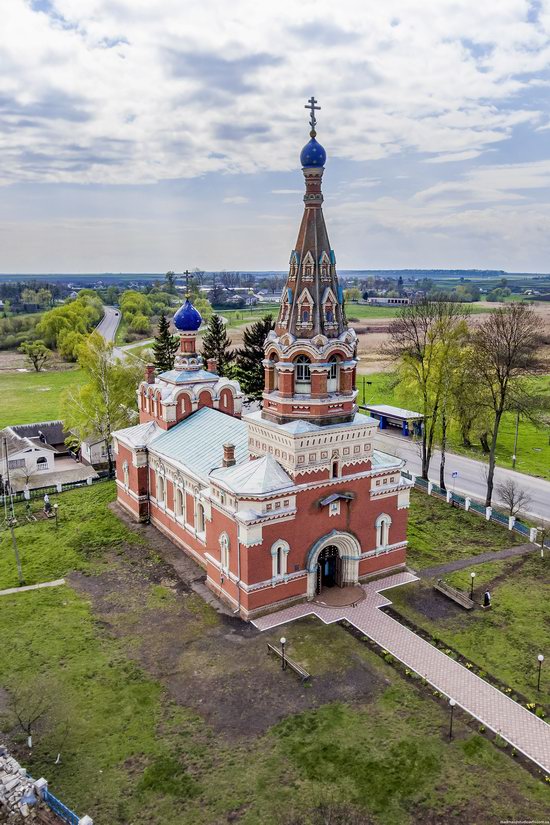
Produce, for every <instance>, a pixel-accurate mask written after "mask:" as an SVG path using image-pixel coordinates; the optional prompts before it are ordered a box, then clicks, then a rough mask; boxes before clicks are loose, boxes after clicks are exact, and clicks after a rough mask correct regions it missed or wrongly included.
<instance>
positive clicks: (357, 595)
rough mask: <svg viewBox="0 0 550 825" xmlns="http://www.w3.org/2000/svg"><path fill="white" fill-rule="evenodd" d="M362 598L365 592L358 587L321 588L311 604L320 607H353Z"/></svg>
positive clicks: (355, 585) (352, 585)
mask: <svg viewBox="0 0 550 825" xmlns="http://www.w3.org/2000/svg"><path fill="white" fill-rule="evenodd" d="M364 598H365V591H364V589H363V588H362V587H361V586H360V585H358V584H348V585H346V586H345V587H331V588H328V587H325V588H323V589H322V590H321V592H320V593H318V594H317V595H316V596H315V598H314V599H313V602H314V603H315V604H318V605H320V606H321V607H349V606H350V605H352V606H353V607H355V605H356V604H358V603H359V602H361V601H363V599H364Z"/></svg>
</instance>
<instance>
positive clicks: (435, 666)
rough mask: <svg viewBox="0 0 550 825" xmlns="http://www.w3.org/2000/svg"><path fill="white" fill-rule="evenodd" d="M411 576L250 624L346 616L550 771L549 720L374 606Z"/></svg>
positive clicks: (266, 626) (333, 619)
mask: <svg viewBox="0 0 550 825" xmlns="http://www.w3.org/2000/svg"><path fill="white" fill-rule="evenodd" d="M415 580H416V577H415V576H413V575H411V574H410V573H397V574H396V575H393V576H388V577H386V578H384V579H380V580H379V581H377V582H372V583H370V584H364V585H363V590H364V591H365V598H364V599H363V601H361V602H358V603H357V605H356V606H355V607H351V606H348V607H337V608H334V607H322V606H321V605H319V604H314V603H313V602H308V603H307V604H298V605H295V606H293V607H288V608H286V610H280V611H279V612H278V613H271V614H270V615H269V616H263V617H262V618H261V619H255V620H254V621H253V622H252V624H254V625H256V627H257V628H258V629H259V630H270V629H271V628H273V627H277V626H278V625H281V624H285V623H286V622H289V621H293V620H295V619H301V618H302V617H303V616H308V615H311V614H313V615H314V616H317V617H318V618H319V619H321V620H322V621H323V622H324V623H325V624H331V623H332V622H338V621H341V620H342V619H346V620H347V621H348V622H349V623H350V624H352V625H353V626H354V627H356V628H357V629H358V630H360V631H361V633H363V634H364V635H365V636H368V637H369V638H370V639H372V640H373V641H375V642H376V643H377V644H379V645H380V646H381V647H382V648H384V650H388V651H389V652H390V653H391V654H392V655H393V656H395V658H396V659H399V661H400V662H403V664H405V665H406V666H407V667H409V668H411V670H414V671H415V672H416V673H418V674H420V676H423V677H424V678H425V679H426V681H427V682H429V683H430V685H433V686H434V687H435V688H436V689H437V690H440V691H441V692H442V693H443V694H445V696H448V697H449V698H452V699H454V700H455V702H456V703H457V705H458V706H459V707H462V708H464V710H465V711H466V712H467V713H469V714H470V715H471V716H473V717H474V718H475V719H478V720H479V721H480V722H482V723H483V724H484V725H486V726H487V727H488V728H490V729H491V730H492V731H494V732H495V733H498V734H500V736H501V737H502V738H503V739H506V741H507V742H510V744H511V745H512V746H513V747H515V748H516V749H517V750H519V751H521V752H522V753H524V754H525V755H526V756H527V757H528V758H529V759H532V760H533V762H535V763H536V764H537V765H539V766H540V767H541V768H542V769H543V770H544V771H546V772H547V773H549V772H550V726H549V725H548V724H547V723H546V722H544V720H542V719H539V718H538V717H537V716H535V715H534V714H533V713H531V712H530V711H528V710H526V709H525V708H524V707H522V705H519V704H518V703H517V702H514V701H513V700H512V699H510V698H509V697H508V696H506V694H504V693H502V692H501V691H500V690H497V688H495V687H493V686H492V685H490V684H489V683H488V682H485V681H484V680H483V679H480V677H479V676H477V675H476V674H475V673H472V672H471V671H470V670H467V668H465V667H464V666H463V665H461V664H459V662H455V660H454V659H451V657H450V656H447V655H446V654H445V653H443V651H441V650H438V649H437V648H436V647H434V646H433V645H431V644H430V643H429V642H426V641H424V639H422V638H420V636H417V635H416V633H413V631H412V630H409V629H408V628H407V627H404V626H403V625H402V624H401V623H400V622H397V621H396V620H395V619H392V617H391V616H388V615H387V613H384V612H383V611H382V610H380V609H379V608H381V607H385V606H387V605H390V604H391V601H390V600H389V599H387V598H386V597H385V596H383V595H382V594H381V593H380V591H381V590H388V589H389V588H391V587H396V586H398V585H403V584H408V583H409V582H413V581H415ZM285 635H286V634H285Z"/></svg>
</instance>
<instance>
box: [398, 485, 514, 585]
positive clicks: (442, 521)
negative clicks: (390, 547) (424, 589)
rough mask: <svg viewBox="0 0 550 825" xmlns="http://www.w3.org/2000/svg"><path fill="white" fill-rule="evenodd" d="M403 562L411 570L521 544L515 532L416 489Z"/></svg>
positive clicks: (412, 493)
mask: <svg viewBox="0 0 550 825" xmlns="http://www.w3.org/2000/svg"><path fill="white" fill-rule="evenodd" d="M407 537H408V540H409V546H408V548H407V562H408V564H409V565H410V566H411V567H412V568H413V569H414V570H422V568H424V567H432V566H434V565H436V564H445V563H446V562H449V561H456V560H457V559H468V558H470V556H477V555H479V554H480V553H486V552H487V551H489V550H505V549H506V548H507V547H512V546H513V545H515V544H523V543H524V541H525V540H524V539H523V538H522V536H520V535H519V534H518V533H514V532H510V531H509V530H506V529H505V528H504V527H500V526H499V525H498V524H494V523H493V522H490V521H485V519H484V518H481V517H480V516H478V515H476V514H475V513H467V512H465V511H464V510H459V509H458V508H455V507H450V506H449V505H448V504H447V503H446V502H443V501H441V500H440V499H437V498H436V497H435V496H429V495H427V493H424V492H421V491H420V490H412V491H411V508H410V511H409V527H408V532H407Z"/></svg>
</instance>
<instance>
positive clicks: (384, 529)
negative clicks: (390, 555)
mask: <svg viewBox="0 0 550 825" xmlns="http://www.w3.org/2000/svg"><path fill="white" fill-rule="evenodd" d="M375 524H376V548H377V550H380V549H382V548H384V547H387V546H388V544H389V543H390V527H391V517H390V516H388V515H386V513H382V515H381V516H378V518H377V519H376V522H375Z"/></svg>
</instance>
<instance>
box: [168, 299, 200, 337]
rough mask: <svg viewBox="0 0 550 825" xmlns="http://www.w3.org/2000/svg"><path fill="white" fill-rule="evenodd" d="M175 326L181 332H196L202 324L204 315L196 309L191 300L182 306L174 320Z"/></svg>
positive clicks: (186, 300) (187, 300)
mask: <svg viewBox="0 0 550 825" xmlns="http://www.w3.org/2000/svg"><path fill="white" fill-rule="evenodd" d="M172 320H173V321H174V326H175V327H176V329H179V331H180V332H196V331H197V330H198V328H199V327H200V325H201V324H202V315H201V314H200V312H199V311H198V309H195V307H194V306H193V304H192V303H191V301H190V300H189V298H186V299H185V303H184V304H182V306H180V308H179V309H178V311H177V312H176V314H175V315H174V318H173V319H172Z"/></svg>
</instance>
